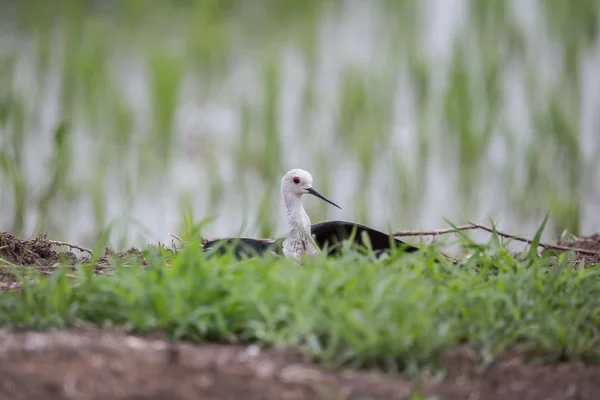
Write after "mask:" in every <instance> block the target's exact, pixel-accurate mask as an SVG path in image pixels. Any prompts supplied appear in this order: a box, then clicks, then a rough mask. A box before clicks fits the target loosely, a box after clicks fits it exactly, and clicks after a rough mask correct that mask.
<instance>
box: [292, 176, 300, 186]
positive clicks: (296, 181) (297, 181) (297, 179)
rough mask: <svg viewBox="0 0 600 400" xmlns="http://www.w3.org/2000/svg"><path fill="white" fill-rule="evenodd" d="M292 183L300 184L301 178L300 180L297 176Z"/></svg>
mask: <svg viewBox="0 0 600 400" xmlns="http://www.w3.org/2000/svg"><path fill="white" fill-rule="evenodd" d="M292 182H294V183H295V184H296V185H297V184H299V183H300V178H298V177H297V176H295V177H294V179H292Z"/></svg>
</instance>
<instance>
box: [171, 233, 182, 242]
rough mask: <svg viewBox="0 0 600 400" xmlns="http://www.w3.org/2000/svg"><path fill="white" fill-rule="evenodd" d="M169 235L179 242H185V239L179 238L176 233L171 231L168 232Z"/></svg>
mask: <svg viewBox="0 0 600 400" xmlns="http://www.w3.org/2000/svg"><path fill="white" fill-rule="evenodd" d="M169 236H171V237H172V238H173V239H177V240H179V241H180V242H181V243H185V240H183V239H181V238H180V237H178V236H177V235H175V234H173V233H169Z"/></svg>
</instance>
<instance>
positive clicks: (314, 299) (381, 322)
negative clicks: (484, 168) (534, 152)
mask: <svg viewBox="0 0 600 400" xmlns="http://www.w3.org/2000/svg"><path fill="white" fill-rule="evenodd" d="M463 240H464V242H463V245H465V246H468V247H470V248H471V249H472V250H473V252H474V253H473V256H472V257H470V258H468V259H465V260H462V261H461V262H460V263H459V265H453V264H452V263H450V262H446V261H445V260H442V261H441V262H438V263H436V262H434V261H435V259H439V253H438V249H436V248H434V247H429V248H426V251H425V252H424V253H423V254H421V255H412V254H410V255H408V254H400V253H395V254H392V255H391V257H389V258H386V259H383V260H378V261H376V260H373V259H372V258H370V257H369V256H368V255H366V256H360V255H358V253H355V252H353V251H349V252H348V253H347V254H345V255H344V256H343V257H342V258H339V259H327V258H326V257H316V258H314V259H312V260H310V261H308V262H307V264H306V265H304V266H302V267H299V266H298V265H297V264H295V263H294V262H292V261H290V260H287V259H283V258H275V257H266V258H261V259H250V260H245V261H241V262H236V261H235V260H233V259H232V258H231V257H229V256H222V257H215V258H208V259H206V258H205V257H204V256H203V254H202V253H201V250H200V246H199V245H198V244H197V243H194V242H193V241H192V242H189V243H188V244H187V245H186V246H185V247H184V248H182V249H181V250H180V251H179V252H178V253H177V254H174V253H172V252H170V251H167V250H165V249H160V248H156V247H149V248H147V249H146V250H145V252H146V258H147V260H148V268H147V270H144V269H142V268H141V267H140V266H139V265H138V264H137V263H136V262H135V260H130V261H128V263H127V265H125V264H124V263H123V262H120V263H117V268H116V269H117V273H116V275H114V276H95V275H93V274H92V273H91V272H90V269H89V268H88V267H87V266H85V265H82V266H80V269H79V271H78V272H77V274H76V276H75V278H74V279H73V278H69V277H67V275H66V274H65V269H59V270H57V271H56V272H54V273H53V274H52V275H51V276H48V277H40V278H39V279H40V281H39V283H38V284H35V285H32V286H26V287H25V290H24V291H23V293H22V294H18V293H3V294H0V325H1V326H3V327H10V328H31V329H50V328H66V327H70V326H77V325H79V324H80V323H81V322H86V323H91V324H95V325H98V326H123V327H125V328H127V329H128V330H131V331H132V332H137V333H144V332H151V331H161V332H164V333H165V334H166V335H167V336H168V337H169V338H172V339H182V340H189V341H194V342H206V341H220V342H223V341H224V342H232V343H240V342H242V343H246V342H255V343H259V344H262V345H269V346H277V347H290V346H291V347H300V348H302V349H304V350H305V351H307V352H309V353H310V354H313V355H314V356H316V357H317V358H318V359H319V360H321V361H322V362H323V363H324V364H325V365H327V366H329V367H338V366H350V367H373V366H375V367H379V368H382V369H384V370H386V371H397V370H403V371H407V372H411V373H412V372H415V373H416V372H419V371H423V370H424V369H431V368H433V369H435V368H436V367H437V366H439V361H440V356H441V355H442V354H443V352H444V351H445V350H447V349H450V348H452V347H454V346H456V345H457V344H459V343H464V342H467V343H470V344H471V345H473V346H474V348H476V349H477V350H478V351H479V353H480V355H481V357H482V360H483V361H484V362H485V361H490V360H492V359H493V357H494V355H496V354H498V353H499V352H501V351H502V350H504V349H506V348H519V349H522V350H524V351H530V352H534V353H535V354H536V355H540V356H542V358H543V359H544V360H546V361H557V360H565V359H574V360H584V361H598V359H599V358H598V357H599V356H600V346H599V340H600V301H599V300H598V299H600V285H599V274H600V270H599V269H597V268H586V269H584V268H580V269H577V270H575V269H573V268H572V267H573V263H572V262H571V261H570V257H569V255H567V254H564V255H561V256H559V257H550V256H545V257H543V258H537V257H535V252H533V253H531V252H530V253H525V254H524V259H523V260H522V261H517V260H516V259H514V258H512V257H511V256H510V254H509V253H508V252H507V251H506V250H505V248H503V247H501V246H500V245H499V244H498V239H497V238H494V237H493V238H492V239H491V240H490V242H489V243H487V244H482V245H475V244H473V243H471V242H469V241H468V240H467V239H463ZM532 257H533V258H532ZM551 266H552V267H551ZM550 267H551V268H550Z"/></svg>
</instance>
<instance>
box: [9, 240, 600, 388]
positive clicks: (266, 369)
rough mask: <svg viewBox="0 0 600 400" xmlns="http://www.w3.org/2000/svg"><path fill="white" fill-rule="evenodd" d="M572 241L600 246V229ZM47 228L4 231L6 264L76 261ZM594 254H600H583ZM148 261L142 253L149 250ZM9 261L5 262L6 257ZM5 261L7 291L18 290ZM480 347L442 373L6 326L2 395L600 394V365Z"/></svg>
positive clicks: (101, 267)
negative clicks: (546, 361)
mask: <svg viewBox="0 0 600 400" xmlns="http://www.w3.org/2000/svg"><path fill="white" fill-rule="evenodd" d="M560 244H561V245H563V246H572V247H578V248H584V249H587V250H592V251H597V250H600V234H597V235H594V236H590V237H587V238H573V239H571V240H570V241H569V242H566V243H560ZM59 248H60V249H65V248H66V249H68V246H64V245H61V244H60V243H59V242H53V241H50V240H48V239H47V238H45V237H39V238H35V239H31V240H21V239H18V238H16V237H14V236H13V235H10V234H6V233H1V234H0V258H2V260H4V261H5V263H4V264H7V263H8V265H15V266H18V267H19V268H35V269H37V270H39V271H41V272H42V273H44V274H49V273H51V272H52V270H53V269H54V268H56V266H57V265H58V263H59V262H60V260H61V259H65V260H67V261H68V262H69V263H70V264H71V265H74V264H75V263H76V262H77V260H78V259H79V260H81V259H82V258H86V257H89V255H88V254H87V253H86V251H85V249H84V250H81V249H71V250H69V251H66V252H62V251H61V252H58V251H57V250H58V249H59ZM128 256H133V257H138V258H140V257H141V253H140V252H139V251H138V250H136V249H130V250H129V251H128V252H126V253H119V254H113V253H111V252H110V251H108V250H106V251H105V252H104V254H103V256H102V257H100V259H99V260H98V262H97V264H96V273H98V274H105V273H111V271H110V263H111V258H112V257H120V258H126V257H128ZM577 258H578V259H581V260H583V261H584V262H585V263H586V264H588V265H592V264H596V263H600V254H579V255H578V256H577ZM142 261H143V260H142ZM0 268H1V267H0ZM18 288H19V284H18V283H17V282H16V281H15V280H14V278H13V277H12V275H11V274H9V273H8V271H7V270H2V269H0V291H1V290H15V289H17V290H18ZM478 365H479V364H478V360H477V359H476V356H475V352H474V351H473V350H472V349H470V348H469V347H466V346H464V347H460V348H457V349H455V350H453V351H451V352H449V353H448V354H446V355H445V357H444V360H443V366H444V368H445V370H446V371H447V374H446V376H445V377H443V379H440V380H436V379H433V378H428V379H425V378H423V379H419V380H410V379H408V378H406V377H403V376H393V375H386V374H382V373H378V372H373V371H331V370H327V369H325V368H323V367H321V366H319V365H317V364H315V363H313V362H311V361H310V360H308V359H306V358H305V357H303V356H301V355H300V354H298V353H295V352H293V351H281V350H264V349H259V348H257V347H255V346H234V345H216V344H199V345H194V344H189V343H171V342H167V341H164V340H162V339H161V338H159V337H156V338H152V337H145V338H143V337H134V336H129V335H127V334H125V333H123V332H121V331H118V330H100V329H96V328H86V329H83V328H80V329H77V330H71V331H57V332H13V331H0V400H2V399H11V400H18V399H140V400H141V399H175V400H178V399H186V400H187V399H210V400H217V399H219V400H229V399H249V400H255V399H256V400H258V399H265V400H268V399H290V400H293V399H298V400H301V399H332V400H333V399H365V400H366V399H405V398H408V397H409V396H410V395H411V393H413V392H414V391H422V393H423V394H425V395H435V396H437V398H439V399H472V400H476V399H482V400H483V399H489V400H495V399H498V400H499V399H510V398H518V399H525V400H527V399H532V400H533V399H544V400H550V399H556V400H559V399H598V398H600V365H599V366H594V365H587V366H586V365H580V364H575V363H563V364H555V365H542V364H536V363H532V362H529V361H525V360H524V359H523V358H522V357H521V356H520V355H519V354H516V353H506V354H504V355H503V356H502V357H500V358H499V359H498V360H497V361H496V362H495V363H494V364H493V365H492V366H491V367H489V368H488V369H485V370H483V369H480V368H478Z"/></svg>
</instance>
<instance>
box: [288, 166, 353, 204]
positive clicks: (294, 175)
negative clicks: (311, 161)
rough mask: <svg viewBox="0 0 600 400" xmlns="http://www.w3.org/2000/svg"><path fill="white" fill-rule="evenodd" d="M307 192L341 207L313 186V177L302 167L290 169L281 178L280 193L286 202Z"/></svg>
mask: <svg viewBox="0 0 600 400" xmlns="http://www.w3.org/2000/svg"><path fill="white" fill-rule="evenodd" d="M307 193H308V194H312V195H313V196H316V197H318V198H320V199H321V200H324V201H326V202H328V203H329V204H331V205H334V206H336V207H337V208H339V209H341V207H340V206H338V205H337V204H335V203H333V202H331V201H330V200H328V199H326V198H325V196H323V195H322V194H320V193H319V192H317V191H316V190H315V189H314V188H313V177H312V175H311V174H310V173H309V172H308V171H305V170H303V169H292V170H289V171H288V172H287V173H286V174H285V175H284V176H283V178H282V179H281V195H282V196H283V198H284V200H285V201H286V202H290V201H293V200H294V199H300V198H301V197H302V195H303V194H307Z"/></svg>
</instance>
